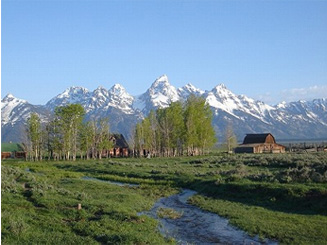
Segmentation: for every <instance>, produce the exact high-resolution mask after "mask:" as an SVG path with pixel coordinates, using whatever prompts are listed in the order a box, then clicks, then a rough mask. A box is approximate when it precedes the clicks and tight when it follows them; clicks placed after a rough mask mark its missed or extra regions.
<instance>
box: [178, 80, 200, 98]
mask: <svg viewBox="0 0 327 245" xmlns="http://www.w3.org/2000/svg"><path fill="white" fill-rule="evenodd" d="M204 93H205V92H204V91H203V90H201V89H199V88H196V87H195V86H194V85H193V84H191V83H188V84H186V85H185V86H183V87H181V88H179V89H178V94H179V96H180V97H181V98H182V99H183V100H186V99H187V97H188V96H190V95H191V94H194V95H196V96H201V95H203V94H204Z"/></svg>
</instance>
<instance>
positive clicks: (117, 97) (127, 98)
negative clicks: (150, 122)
mask: <svg viewBox="0 0 327 245" xmlns="http://www.w3.org/2000/svg"><path fill="white" fill-rule="evenodd" d="M133 101H134V97H133V96H131V95H130V94H129V93H127V92H126V90H125V88H124V87H123V86H122V85H120V84H115V85H114V86H112V87H111V89H109V103H108V105H107V108H108V107H110V106H111V107H115V108H117V109H120V110H121V111H122V112H124V113H126V114H133V113H134V109H133V107H132V106H133Z"/></svg>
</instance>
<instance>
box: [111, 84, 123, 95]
mask: <svg viewBox="0 0 327 245" xmlns="http://www.w3.org/2000/svg"><path fill="white" fill-rule="evenodd" d="M109 93H112V94H116V95H120V94H125V93H127V92H126V89H125V88H124V87H123V86H122V85H121V84H119V83H116V84H114V85H113V86H112V87H111V88H110V89H109Z"/></svg>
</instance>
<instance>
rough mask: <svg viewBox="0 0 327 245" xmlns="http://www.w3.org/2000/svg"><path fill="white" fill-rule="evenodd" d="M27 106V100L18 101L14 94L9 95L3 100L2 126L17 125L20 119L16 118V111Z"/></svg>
mask: <svg viewBox="0 0 327 245" xmlns="http://www.w3.org/2000/svg"><path fill="white" fill-rule="evenodd" d="M26 104H27V101H26V100H22V99H17V98H15V97H14V96H13V95H12V94H8V95H7V96H6V97H4V98H3V99H2V100H1V125H5V124H7V123H15V121H16V120H17V119H18V118H17V117H15V109H16V108H17V107H23V106H25V105H26Z"/></svg>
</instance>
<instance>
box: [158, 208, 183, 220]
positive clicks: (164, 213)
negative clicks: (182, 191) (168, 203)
mask: <svg viewBox="0 0 327 245" xmlns="http://www.w3.org/2000/svg"><path fill="white" fill-rule="evenodd" d="M157 216H158V217H159V218H165V219H179V218H181V217H182V216H183V212H178V211H177V210H175V209H172V208H159V209H158V210H157Z"/></svg>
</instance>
